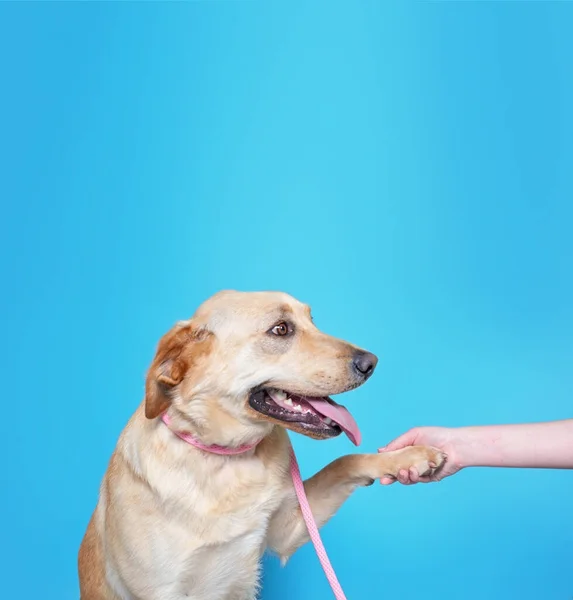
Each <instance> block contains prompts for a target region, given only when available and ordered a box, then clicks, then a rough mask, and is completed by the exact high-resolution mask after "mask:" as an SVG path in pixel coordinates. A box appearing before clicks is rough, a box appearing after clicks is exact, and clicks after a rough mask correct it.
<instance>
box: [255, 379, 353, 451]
mask: <svg viewBox="0 0 573 600" xmlns="http://www.w3.org/2000/svg"><path fill="white" fill-rule="evenodd" d="M249 405H250V406H251V408H253V409H255V410H256V411H257V412H259V413H261V414H263V415H266V416H268V417H271V418H273V419H276V420H278V421H282V422H284V423H285V424H288V423H290V424H293V425H295V424H296V425H297V426H299V427H300V428H302V429H303V430H305V431H308V433H310V434H314V435H317V436H320V437H325V438H327V437H336V436H337V435H340V434H341V433H342V432H343V431H344V433H346V435H347V436H348V437H349V438H350V440H351V441H352V443H353V444H355V445H357V446H358V445H359V444H360V441H361V435H360V430H359V429H358V425H357V424H356V421H355V420H354V418H353V417H352V415H351V414H350V413H349V412H348V410H347V409H346V408H345V407H344V406H341V405H340V404H337V403H336V402H334V400H332V399H331V398H326V397H324V398H315V397H310V396H299V395H297V394H293V393H290V392H285V391H283V390H277V389H273V388H264V389H261V390H257V391H255V392H253V393H252V394H251V395H250V397H249Z"/></svg>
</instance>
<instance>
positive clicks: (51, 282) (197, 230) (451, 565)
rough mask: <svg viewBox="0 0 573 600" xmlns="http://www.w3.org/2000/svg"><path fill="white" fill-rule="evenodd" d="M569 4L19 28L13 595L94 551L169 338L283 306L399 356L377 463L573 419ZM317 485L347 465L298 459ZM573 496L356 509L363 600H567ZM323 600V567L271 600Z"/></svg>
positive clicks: (370, 411)
mask: <svg viewBox="0 0 573 600" xmlns="http://www.w3.org/2000/svg"><path fill="white" fill-rule="evenodd" d="M572 27H573V6H572V5H571V4H568V3H465V2H460V3H455V2H446V3H414V4H410V3H391V4H383V3H381V2H346V3H342V4H341V3H336V2H328V3H324V4H319V3H302V2H300V3H284V4H280V3H262V2H199V3H189V4H181V3H174V4H171V3H169V4H167V3H164V4H160V3H116V4H112V3H73V4H72V3H49V4H48V3H39V4H28V3H22V4H5V3H3V4H2V5H1V6H0V57H1V58H0V81H1V83H0V86H1V94H0V128H1V129H0V165H1V167H0V168H1V171H2V173H1V177H0V197H1V202H2V217H1V218H0V232H1V236H0V244H1V250H2V253H1V256H2V258H1V277H2V284H3V294H2V300H1V302H2V311H1V313H2V333H3V335H2V338H3V342H4V343H3V345H2V346H3V347H2V350H1V352H2V360H1V361H0V362H1V364H2V371H3V373H2V385H3V390H2V396H3V405H4V412H3V417H4V418H3V426H2V447H3V449H4V460H3V468H2V494H1V499H0V503H1V514H2V532H3V533H2V539H3V550H2V553H3V554H4V556H3V557H2V560H1V561H0V570H1V572H0V575H1V578H2V590H3V591H2V597H5V598H30V599H31V598H38V597H42V598H44V599H50V598H54V599H56V598H57V599H60V600H61V599H64V598H77V597H78V591H77V576H76V553H77V549H78V546H79V543H80V540H81V537H82V535H83V532H84V529H85V526H86V524H87V521H88V519H89V516H90V514H91V511H92V509H93V508H94V505H95V502H96V498H97V494H98V486H99V482H100V479H101V476H102V475H103V472H104V469H105V467H106V464H107V460H108V458H109V455H110V453H111V451H112V449H113V447H114V444H115V441H116V438H117V436H118V434H119V432H120V430H121V429H122V427H123V426H124V424H125V422H126V420H127V419H128V417H129V415H130V414H131V413H132V411H133V410H134V409H135V407H136V406H137V404H138V403H139V402H140V400H141V398H142V391H143V381H144V373H145V370H146V369H147V366H148V364H149V362H150V360H151V358H152V355H153V352H154V348H155V344H156V342H157V339H158V337H159V336H160V335H161V334H162V333H163V332H164V331H166V330H167V329H168V328H169V327H170V326H171V325H172V324H173V323H174V322H175V321H176V320H178V319H180V318H184V317H187V316H189V315H190V314H191V313H192V312H193V311H194V309H195V308H196V306H197V305H198V304H199V303H200V302H201V301H203V300H204V299H205V298H206V297H208V296H209V295H210V294H212V293H213V292H215V291H217V290H219V289H221V288H238V289H246V290H248V289H282V290H285V291H288V292H290V293H292V294H294V295H295V296H297V297H299V298H300V299H301V300H304V301H307V302H309V303H310V304H311V305H312V306H313V310H314V314H315V317H316V321H317V324H318V325H319V326H320V327H321V328H324V329H325V330H327V331H329V332H330V333H332V334H335V335H339V336H342V337H344V338H347V339H349V340H352V341H354V342H356V343H357V344H360V345H362V346H364V347H367V348H368V349H371V350H372V351H374V352H376V353H377V354H378V355H379V356H380V359H381V360H380V366H379V369H378V371H377V374H376V376H375V377H374V378H373V379H372V380H371V381H370V382H369V383H368V384H367V385H366V386H365V387H364V388H362V389H359V390H357V391H355V392H352V393H351V394H350V395H349V396H348V397H347V399H346V403H347V404H348V405H349V406H350V407H351V408H352V410H353V413H354V415H355V417H356V419H357V420H358V422H359V423H360V425H361V427H362V431H363V434H364V443H363V449H364V450H367V451H375V450H376V448H377V447H378V446H381V445H383V444H385V443H386V442H388V441H389V440H390V439H391V438H393V437H394V436H396V435H398V434H400V433H402V432H403V431H405V430H406V429H408V428H409V427H411V426H414V425H424V424H439V425H465V424H481V423H493V422H500V423H505V422H512V421H530V420H550V419H560V418H567V417H572V416H573V414H572V412H573V409H572V404H573V402H572V398H573V369H572V360H573V316H572V308H571V307H572V306H573V280H572V274H573V270H572V260H573V238H572V224H573V168H572V167H573V111H572V110H571V107H572V106H573V36H572V35H571V30H572ZM294 441H295V446H296V449H297V451H298V453H299V459H300V462H301V467H302V470H303V474H304V475H310V474H312V473H313V472H314V471H316V470H318V469H319V468H321V467H322V466H323V465H325V464H326V463H327V462H329V461H330V460H332V459H334V458H335V457H337V456H339V455H341V454H343V453H346V452H351V451H353V447H351V445H350V444H349V442H348V441H347V440H346V439H342V438H340V439H337V440H334V441H331V442H327V443H316V442H312V441H310V440H306V439H303V438H300V437H296V438H294ZM572 497H573V474H572V473H571V472H565V471H564V472H533V471H525V470H524V471H501V470H494V469H482V470H477V469H476V470H472V471H466V472H463V473H461V474H460V475H458V476H456V477H453V478H451V479H449V480H446V481H445V482H443V483H441V484H439V485H430V486H415V487H402V486H399V485H394V486H391V487H390V488H382V487H381V486H378V485H376V486H373V487H372V488H368V489H366V490H360V491H359V492H357V493H356V495H355V496H354V497H353V498H352V499H351V500H350V501H349V502H348V503H347V504H346V505H345V506H344V507H343V509H342V510H341V511H340V513H339V514H338V515H337V517H336V518H335V519H334V520H333V521H332V522H331V523H330V524H329V525H328V526H327V527H326V528H325V529H324V539H325V544H326V546H327V548H328V550H329V553H330V556H331V560H332V562H333V564H334V565H335V567H336V569H337V571H338V575H339V578H340V580H341V582H342V584H343V587H344V588H345V591H346V593H347V595H348V597H349V599H357V598H400V599H402V600H409V599H411V600H414V599H416V600H418V599H420V598H428V599H434V598H435V599H437V598H440V599H441V600H458V599H460V598H464V600H471V599H476V600H477V599H480V600H482V599H483V598H485V597H486V595H489V597H490V598H491V599H494V600H502V599H503V600H505V599H507V598H519V599H520V600H529V599H531V600H569V599H570V598H571V597H572V596H573V576H572V574H571V558H572V555H573V511H572V510H571V499H572ZM292 594H294V596H295V597H296V598H301V599H303V598H309V599H316V598H325V599H327V598H330V597H331V596H330V592H329V589H328V588H327V584H326V582H325V578H324V576H323V574H322V572H321V570H320V567H319V565H318V562H317V559H316V557H315V555H314V552H313V550H312V548H311V547H305V548H303V549H302V550H301V551H299V553H298V554H297V555H296V556H295V557H294V558H293V559H292V562H290V563H289V565H288V566H287V568H286V569H284V570H283V569H281V568H280V567H279V565H278V563H277V561H276V560H275V559H272V558H270V559H268V560H266V561H265V581H264V593H263V598H264V599H270V598H273V599H276V600H280V599H283V598H284V599H286V598H287V597H290V596H291V595H292Z"/></svg>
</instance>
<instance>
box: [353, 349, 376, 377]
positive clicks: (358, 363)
mask: <svg viewBox="0 0 573 600" xmlns="http://www.w3.org/2000/svg"><path fill="white" fill-rule="evenodd" d="M352 364H353V365H354V370H355V371H356V373H357V374H358V375H359V376H360V377H362V378H364V379H368V377H370V375H372V373H374V369H375V368H376V365H377V364H378V358H377V357H376V356H374V354H372V353H371V352H364V351H363V350H358V351H357V352H356V353H355V354H354V359H353V361H352Z"/></svg>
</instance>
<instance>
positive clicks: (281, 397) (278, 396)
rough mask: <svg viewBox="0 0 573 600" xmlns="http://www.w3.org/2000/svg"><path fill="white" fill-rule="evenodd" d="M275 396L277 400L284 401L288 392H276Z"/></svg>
mask: <svg viewBox="0 0 573 600" xmlns="http://www.w3.org/2000/svg"><path fill="white" fill-rule="evenodd" d="M273 396H274V397H275V398H276V399H277V400H283V401H284V399H285V398H286V397H287V395H286V392H283V391H282V390H276V391H275V392H274V394H273Z"/></svg>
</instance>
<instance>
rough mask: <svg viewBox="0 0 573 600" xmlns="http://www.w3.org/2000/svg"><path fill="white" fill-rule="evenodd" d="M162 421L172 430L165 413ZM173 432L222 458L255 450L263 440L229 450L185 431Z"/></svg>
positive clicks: (192, 444)
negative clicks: (200, 439)
mask: <svg viewBox="0 0 573 600" xmlns="http://www.w3.org/2000/svg"><path fill="white" fill-rule="evenodd" d="M161 420H162V421H163V422H164V423H165V425H167V427H169V429H171V419H170V418H169V416H168V415H167V413H163V414H162V415H161ZM171 431H172V432H173V433H174V434H175V435H176V436H177V437H179V438H181V439H182V440H183V441H184V442H187V443H188V444H191V446H195V448H199V450H203V451H205V452H210V453H211V454H220V455H222V456H233V455H235V454H244V453H245V452H248V451H249V450H252V449H253V448H256V447H257V446H258V445H259V444H260V443H261V441H262V440H259V441H258V442H255V443H254V444H245V445H243V446H238V447H237V448H228V447H225V446H218V445H217V444H211V445H207V444H204V443H203V442H201V441H199V440H198V439H197V438H195V437H193V436H192V435H191V434H190V433H185V432H183V431H175V430H174V429H171Z"/></svg>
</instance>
